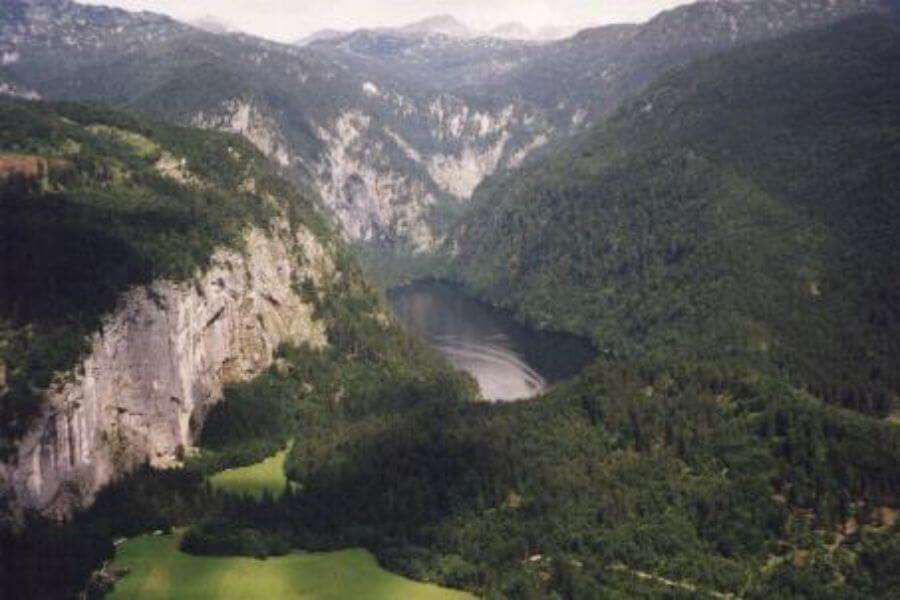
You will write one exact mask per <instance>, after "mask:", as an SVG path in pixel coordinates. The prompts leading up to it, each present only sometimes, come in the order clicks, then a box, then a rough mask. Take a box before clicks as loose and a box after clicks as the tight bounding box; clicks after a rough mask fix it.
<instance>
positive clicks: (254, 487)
mask: <svg viewBox="0 0 900 600" xmlns="http://www.w3.org/2000/svg"><path fill="white" fill-rule="evenodd" d="M288 452H290V446H288V447H287V449H285V450H282V451H281V452H279V453H278V454H276V455H275V456H271V457H269V458H267V459H266V460H264V461H262V462H259V463H256V464H254V465H250V466H249V467H241V468H239V469H228V470H227V471H222V472H220V473H216V474H215V475H213V476H212V477H211V478H210V483H211V484H212V487H213V489H215V490H218V491H223V492H229V493H232V494H237V495H239V496H252V497H253V498H256V499H257V500H259V499H261V498H262V497H263V494H264V493H265V492H266V491H268V492H269V494H270V495H271V496H272V498H278V497H280V496H281V495H282V494H284V491H285V490H286V489H287V486H288V480H287V476H285V474H284V461H285V460H286V459H287V455H288Z"/></svg>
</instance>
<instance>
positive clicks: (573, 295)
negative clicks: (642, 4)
mask: <svg viewBox="0 0 900 600" xmlns="http://www.w3.org/2000/svg"><path fill="white" fill-rule="evenodd" d="M898 60H900V25H898V22H897V21H896V20H892V19H881V20H877V19H874V18H857V19H854V20H851V21H848V22H845V23H842V24H840V25H838V26H835V27H833V28H831V29H827V30H822V31H816V32H814V33H808V34H802V35H795V36H792V37H789V38H786V39H784V40H782V41H778V42H775V43H772V44H769V45H761V46H756V47H750V48H747V49H745V50H740V51H735V52H733V53H731V54H728V55H725V56H722V57H717V58H714V59H711V60H705V61H702V62H700V63H696V64H694V65H691V66H690V67H687V68H685V69H681V70H678V71H676V72H674V73H672V74H671V75H669V76H666V77H664V78H663V79H662V80H661V81H659V82H657V83H656V84H654V85H653V86H652V87H651V88H650V89H649V90H648V91H647V92H646V93H644V94H642V95H640V96H639V97H637V98H636V99H634V100H632V101H630V102H629V103H628V104H627V105H626V106H625V107H624V108H623V109H622V110H621V111H619V112H618V113H617V114H616V115H614V116H613V117H612V118H611V119H610V120H609V121H608V122H607V123H604V124H602V125H600V126H598V127H597V128H595V129H593V130H592V131H591V132H589V133H588V134H586V135H585V136H583V138H581V139H579V140H577V141H576V142H574V143H572V144H570V146H569V147H568V148H566V149H565V150H564V151H562V152H560V153H559V154H558V155H556V156H553V157H550V158H548V159H547V160H546V161H543V162H540V163H537V164H535V165H533V166H531V167H528V168H526V169H524V170H523V172H522V173H517V174H515V175H514V176H510V177H507V178H498V179H496V180H494V181H491V182H489V183H488V184H486V185H484V186H483V187H482V189H481V190H480V191H479V192H478V194H477V198H476V203H477V206H478V208H477V209H476V210H474V211H473V212H472V213H471V214H470V215H468V216H467V218H466V219H465V220H464V223H463V224H462V225H461V226H460V227H459V228H458V230H457V234H456V238H455V240H454V241H453V243H452V246H453V251H454V252H455V253H456V257H455V258H456V264H457V265H458V273H459V276H460V277H461V278H462V280H463V281H465V282H466V283H467V284H468V285H470V286H471V287H472V288H473V289H474V290H476V291H478V292H479V293H481V294H483V295H485V296H486V297H488V298H490V299H491V300H492V301H493V302H495V303H498V304H501V305H503V306H508V307H510V308H512V309H514V310H516V311H517V312H518V314H520V315H521V316H523V317H525V318H527V319H529V320H531V321H532V322H534V323H537V324H539V325H541V326H544V327H551V328H560V329H565V330H568V331H574V332H579V333H582V334H585V335H588V336H591V337H592V338H593V339H594V340H595V341H596V342H597V344H598V345H599V346H600V347H601V348H602V349H603V350H604V351H605V352H606V353H608V354H610V355H612V356H617V357H635V356H642V355H651V356H681V357H692V358H702V359H707V358H714V359H716V360H717V361H718V362H730V363H733V364H742V365H745V366H748V367H749V366H750V365H752V368H760V367H762V368H768V367H774V368H777V369H778V370H780V371H781V372H783V373H786V374H789V375H790V377H791V378H792V380H793V381H794V382H795V383H797V384H798V385H801V387H805V388H807V389H809V390H810V391H811V392H812V393H813V394H814V395H816V396H818V397H820V398H823V399H824V400H826V401H827V402H830V403H834V404H838V405H842V406H845V407H849V408H853V409H857V410H861V411H863V412H866V413H870V414H877V415H881V416H885V415H887V414H888V413H889V412H890V411H891V410H892V407H893V405H894V402H895V401H896V398H897V394H898V390H900V380H898V373H900V363H898V356H900V347H898V341H897V340H898V339H900V337H898V330H900V313H898V306H900V287H898V282H900V272H898V265H900V243H898V240H900V231H898V223H900V203H898V198H900V196H898V189H900V170H898V168H897V166H898V165H900V129H898V123H900V121H898V115H900V72H898V71H897V69H896V65H897V61H898Z"/></svg>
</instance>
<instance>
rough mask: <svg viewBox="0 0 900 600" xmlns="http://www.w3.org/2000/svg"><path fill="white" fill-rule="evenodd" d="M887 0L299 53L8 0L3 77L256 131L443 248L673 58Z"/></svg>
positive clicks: (279, 151) (311, 177) (120, 15)
mask: <svg viewBox="0 0 900 600" xmlns="http://www.w3.org/2000/svg"><path fill="white" fill-rule="evenodd" d="M881 6H882V4H881V3H880V2H877V1H876V0H842V1H841V2H838V3H835V2H830V1H828V0H810V1H808V2H805V3H803V4H802V5H800V6H799V7H798V6H797V5H795V3H792V2H784V1H783V0H758V1H756V2H742V3H735V2H717V3H708V2H703V3H699V4H696V5H690V6H687V7H683V8H679V9H676V10H674V11H671V12H669V13H665V14H663V15H661V16H660V17H658V18H657V19H654V20H652V21H650V22H649V23H647V24H645V25H641V26H621V27H618V26H616V27H607V28H601V29H598V30H591V31H588V32H584V33H582V34H581V35H579V36H576V37H575V38H573V39H570V40H563V41H560V42H556V43H549V44H536V43H533V42H518V41H505V40H496V39H490V38H475V39H471V38H456V37H449V36H447V35H442V34H434V33H428V34H423V33H415V32H410V31H407V32H396V31H361V32H355V33H352V34H350V35H348V36H344V37H340V38H337V39H334V40H331V41H319V42H316V43H314V44H311V45H310V46H308V47H304V48H297V47H293V46H288V45H281V44H275V43H272V42H267V41H265V40H260V39H257V38H253V37H250V36H246V35H231V36H217V35H211V34H208V33H205V32H202V31H197V30H196V29H193V28H190V27H188V26H186V25H182V24H180V23H177V22H175V21H173V20H171V19H168V18H165V17H162V16H159V15H153V14H149V13H140V14H132V13H127V12H125V11H121V10H114V9H107V8H102V7H93V6H82V5H78V4H76V3H73V2H70V1H68V0H30V1H28V2H24V1H23V0H6V2H5V4H4V8H7V10H4V11H3V12H2V14H0V51H2V53H3V56H4V60H3V62H4V63H5V64H4V65H2V66H0V82H3V85H4V86H6V87H7V88H8V89H12V90H21V91H24V92H23V93H33V94H37V95H40V96H41V97H44V98H47V99H51V100H53V99H94V100H102V101H111V102H116V103H126V104H129V105H131V106H133V107H136V108H138V109H140V110H143V111H145V112H147V113H149V114H151V115H152V116H154V117H156V118H160V119H164V120H167V121H169V122H172V123H177V124H182V125H192V126H200V127H206V128H216V129H222V130H226V131H232V132H236V133H241V134H242V135H245V136H246V137H247V138H248V139H250V140H251V141H253V142H254V143H255V144H256V145H257V147H258V148H260V149H261V150H262V151H263V152H264V153H266V154H267V155H269V156H270V157H272V158H273V159H274V160H276V161H277V162H278V163H279V164H281V165H282V166H283V168H285V169H286V170H287V171H288V172H289V173H290V176H291V177H292V178H293V179H294V180H295V181H297V182H301V183H303V184H304V185H307V186H310V187H312V188H314V189H316V190H317V191H319V193H320V194H321V195H322V196H323V198H324V200H325V202H326V204H327V205H328V206H329V207H330V208H331V209H332V211H333V212H334V213H335V215H336V218H337V219H338V220H339V221H340V223H341V224H342V229H343V231H344V233H345V235H346V236H347V238H348V239H350V240H353V241H356V242H360V243H365V244H368V245H369V246H374V247H376V248H379V249H384V248H387V249H389V250H392V251H395V250H398V249H399V250H401V251H403V252H414V253H423V252H430V251H431V250H433V249H435V248H436V247H437V246H438V245H439V244H440V242H441V241H442V239H443V238H444V236H445V235H446V231H447V228H448V226H449V224H450V223H452V222H453V221H454V220H455V219H456V217H457V215H459V214H460V213H461V212H464V211H465V209H466V206H467V204H468V200H469V198H470V196H471V193H472V191H473V190H474V189H475V187H476V186H477V185H478V184H479V183H480V182H481V181H483V180H484V178H485V177H487V176H489V175H491V174H493V173H495V172H497V171H504V170H506V169H510V168H515V167H516V166H518V165H520V164H521V163H522V162H523V161H524V160H525V159H526V158H527V157H528V156H529V155H530V154H531V153H532V152H534V151H535V150H536V149H538V148H540V147H543V146H547V145H548V144H552V143H553V142H556V141H560V140H564V139H567V138H568V137H569V136H571V135H573V134H577V133H579V132H581V131H583V130H584V129H585V128H586V127H588V126H589V125H590V124H591V123H593V122H595V121H596V120H597V119H599V118H602V116H604V115H606V114H608V113H609V112H610V111H612V110H613V109H614V108H615V107H616V106H618V104H619V103H621V101H623V100H624V99H625V98H627V97H628V96H629V95H631V94H632V93H634V92H636V91H638V90H639V89H641V88H642V87H644V86H645V85H647V84H648V83H650V82H651V81H652V80H653V79H654V78H655V77H657V76H659V75H661V74H662V73H663V72H665V71H666V70H667V69H669V68H672V67H674V66H678V65H680V64H684V63H686V62H688V61H690V60H691V59H692V58H694V57H698V56H703V55H707V54H710V53H713V52H715V51H717V50H720V49H724V48H727V47H731V46H734V45H740V44H743V43H746V42H748V41H752V40H754V39H759V38H762V37H770V36H776V35H781V34H784V33H787V32H789V31H792V30H794V29H800V28H804V27H808V26H810V25H812V24H816V23H820V22H824V21H827V20H833V19H837V18H840V17H842V16H845V15H847V14H851V13H853V12H856V11H866V10H876V9H879V8H880V7H881Z"/></svg>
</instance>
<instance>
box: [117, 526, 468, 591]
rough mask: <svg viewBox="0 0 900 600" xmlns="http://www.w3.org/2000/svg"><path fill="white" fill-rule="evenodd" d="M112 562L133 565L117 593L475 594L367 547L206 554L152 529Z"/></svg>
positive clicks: (121, 549)
mask: <svg viewBox="0 0 900 600" xmlns="http://www.w3.org/2000/svg"><path fill="white" fill-rule="evenodd" d="M112 568H113V569H122V568H127V569H128V571H129V573H128V575H126V576H125V577H124V578H123V579H122V580H121V581H119V582H118V583H117V584H116V587H115V590H113V592H112V593H111V594H110V596H109V598H111V599H113V600H154V599H162V598H166V599H169V598H171V599H173V600H175V599H177V600H182V599H183V600H192V599H196V600H231V599H234V600H252V599H265V600H279V599H281V598H304V599H307V598H309V599H321V600H332V599H333V600H338V599H345V598H346V599H348V600H349V599H357V598H365V599H367V600H380V599H384V600H463V599H469V598H472V596H470V595H469V594H466V593H464V592H459V591H455V590H448V589H444V588H440V587H438V586H436V585H431V584H425V583H417V582H414V581H411V580H409V579H406V578H404V577H400V576H399V575H394V574H392V573H389V572H387V571H385V570H383V569H382V568H381V567H379V566H378V563H377V562H376V561H375V558H374V557H373V556H372V555H371V554H370V553H369V552H367V551H366V550H362V549H354V550H342V551H340V552H329V553H321V554H320V553H315V554H312V553H310V554H306V553H299V552H297V553H294V554H290V555H288V556H283V557H279V558H269V559H267V560H257V559H253V558H243V557H241V558H218V557H201V556H192V555H189V554H185V553H183V552H181V551H179V550H178V537H177V536H163V535H160V536H152V535H151V536H143V537H139V538H135V539H133V540H129V541H128V542H125V543H123V544H122V545H121V546H119V548H118V551H117V553H116V559H115V562H114V563H113V566H112Z"/></svg>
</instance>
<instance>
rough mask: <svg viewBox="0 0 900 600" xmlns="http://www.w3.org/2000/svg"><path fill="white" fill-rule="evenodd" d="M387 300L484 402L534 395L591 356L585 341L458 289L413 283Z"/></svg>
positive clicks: (573, 372)
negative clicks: (531, 323)
mask: <svg viewBox="0 0 900 600" xmlns="http://www.w3.org/2000/svg"><path fill="white" fill-rule="evenodd" d="M389 298H390V301H391V305H392V306H393V309H394V313H395V314H396V315H397V317H398V318H399V319H400V321H401V322H403V323H404V324H405V325H406V327H407V329H408V330H409V331H411V332H412V333H414V334H416V335H418V336H420V337H421V338H423V339H424V340H426V341H427V342H429V343H430V344H431V345H433V346H434V347H435V348H437V349H438V350H439V351H440V352H441V353H442V354H444V356H446V357H447V358H448V359H449V360H450V362H451V363H452V364H453V365H455V366H456V367H457V368H459V369H462V370H464V371H467V372H468V373H470V374H471V375H472V376H473V377H474V378H475V379H476V380H477V381H478V385H479V386H480V387H481V393H482V395H483V396H484V397H485V398H486V399H487V400H492V401H495V402H509V401H514V400H522V399H525V398H531V397H534V396H536V395H538V394H540V393H541V392H543V391H544V390H545V389H546V388H547V386H549V385H552V384H554V383H557V382H559V381H562V380H565V379H569V378H571V377H573V376H575V375H577V374H578V373H579V372H580V371H581V370H582V369H583V368H584V367H585V366H586V365H587V364H588V363H590V362H591V361H592V360H593V359H594V358H595V357H596V352H595V351H594V349H593V347H592V346H591V344H590V343H588V342H587V341H586V340H583V339H581V338H576V337H573V336H568V335H560V334H553V333H545V332H541V331H536V330H533V329H530V328H528V327H526V326H524V325H522V324H521V323H519V322H518V321H516V320H515V319H513V318H512V316H511V315H510V314H509V313H507V312H505V311H502V310H498V309H495V308H493V307H491V306H489V305H487V304H485V303H483V302H479V301H477V300H474V299H472V298H470V297H468V296H466V295H465V293H464V291H463V290H462V289H461V288H459V287H458V286H454V285H450V284H447V283H439V282H420V283H414V284H412V285H407V286H403V287H399V288H395V289H393V290H391V291H390V293H389Z"/></svg>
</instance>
